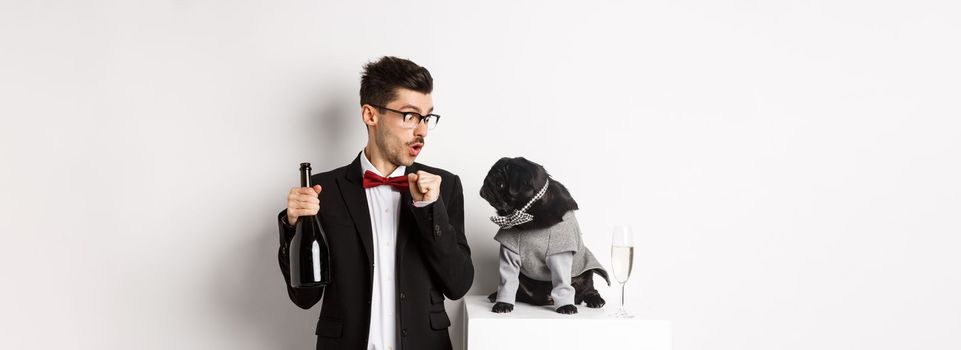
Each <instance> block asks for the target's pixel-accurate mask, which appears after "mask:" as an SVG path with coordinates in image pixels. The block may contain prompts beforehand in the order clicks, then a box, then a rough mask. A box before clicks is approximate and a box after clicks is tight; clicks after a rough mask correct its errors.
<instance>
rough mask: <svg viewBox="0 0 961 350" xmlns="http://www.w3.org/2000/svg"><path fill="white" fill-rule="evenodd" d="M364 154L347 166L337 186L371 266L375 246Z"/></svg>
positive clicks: (368, 263)
mask: <svg viewBox="0 0 961 350" xmlns="http://www.w3.org/2000/svg"><path fill="white" fill-rule="evenodd" d="M362 155H363V152H361V154H358V155H357V158H354V162H353V163H350V165H348V166H347V171H346V173H345V174H344V176H343V177H339V178H337V184H338V186H340V194H341V196H343V197H344V202H345V203H347V211H348V212H350V217H351V219H353V221H354V226H355V227H356V228H357V231H356V232H357V235H358V236H360V240H361V242H362V243H363V244H364V251H365V252H366V253H367V265H368V266H370V265H371V264H373V263H374V245H373V243H372V240H373V235H374V233H373V230H372V229H371V226H370V212H369V211H368V210H369V209H368V207H367V193H365V192H364V186H363V185H362V184H363V175H362V174H361V172H360V170H361V167H360V157H362Z"/></svg>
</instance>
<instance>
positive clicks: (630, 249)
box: [611, 226, 634, 318]
mask: <svg viewBox="0 0 961 350" xmlns="http://www.w3.org/2000/svg"><path fill="white" fill-rule="evenodd" d="M611 266H612V267H613V270H614V280H616V281H617V282H618V283H620V284H621V307H620V309H618V310H617V312H616V313H614V314H613V315H612V316H614V317H617V318H633V317H634V315H631V314H629V313H627V310H624V284H626V283H627V279H628V277H631V269H632V268H633V266H634V232H633V231H631V227H630V226H614V233H613V235H612V236H611Z"/></svg>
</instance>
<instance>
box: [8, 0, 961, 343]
mask: <svg viewBox="0 0 961 350" xmlns="http://www.w3.org/2000/svg"><path fill="white" fill-rule="evenodd" d="M959 42H961V6H959V5H957V3H956V2H953V1H947V0H945V1H852V0H847V1H843V0H842V1H706V0H702V1H675V0H670V1H664V0H651V1H632V2H613V1H600V2H593V3H590V4H588V3H587V2H576V3H569V4H562V3H559V2H533V1H532V2H516V1H485V2H472V3H459V4H455V3H452V2H442V1H435V2H429V3H414V2H385V3H380V4H361V3H358V2H347V1H337V2H335V1H329V2H320V1H314V2H307V1H303V2H277V1H221V2H217V1H151V2H144V1H138V2H129V1H114V2H109V1H85V2H65V1H2V2H0V118H2V124H0V198H2V199H0V205H2V207H0V230H2V236H0V237H2V238H0V239H2V241H0V263H2V271H0V276H2V277H0V278H2V279H0V280H2V283H3V285H2V289H0V310H2V311H0V314H2V316H0V317H2V319H0V321H2V324H0V328H2V336H0V348H4V349H54V348H63V349H310V348H313V346H314V341H315V339H314V335H313V330H314V321H315V319H316V317H317V314H316V311H315V310H311V311H303V310H300V309H299V308H297V307H296V306H294V305H293V304H292V303H291V302H290V301H289V300H288V299H287V295H286V291H285V290H284V286H283V279H282V277H281V274H280V271H279V268H278V267H277V262H276V248H277V232H276V222H275V217H276V214H277V212H278V211H280V210H281V209H283V207H284V205H285V196H286V193H287V190H288V189H289V188H290V187H292V186H294V185H296V184H297V181H298V177H297V167H298V163H300V162H302V161H310V162H312V163H314V164H315V166H314V168H315V169H318V170H321V169H330V168H333V167H336V166H340V165H343V164H347V163H348V162H349V161H351V160H352V159H353V157H354V156H355V155H356V153H357V152H359V151H360V149H361V148H362V147H363V146H364V144H365V143H366V134H365V132H364V128H363V125H362V124H361V122H360V116H359V108H358V97H357V94H358V88H359V79H360V70H361V66H362V65H363V64H364V63H366V62H368V61H369V60H373V59H376V58H378V57H380V56H382V55H396V56H401V57H407V58H410V59H412V60H414V61H415V62H417V63H419V64H421V65H424V66H426V67H428V68H429V69H430V71H431V73H432V74H433V75H434V77H435V93H434V101H435V105H436V107H437V109H436V112H437V113H439V114H442V115H443V116H444V117H443V120H442V122H441V124H440V125H439V127H438V128H437V129H436V130H434V131H432V132H431V133H430V134H429V135H428V137H427V146H426V148H425V150H424V152H423V153H422V155H421V156H420V158H419V159H418V161H420V162H423V163H425V164H429V165H434V166H439V167H442V168H445V169H448V170H450V171H452V172H454V173H456V174H459V175H460V176H461V178H462V179H463V182H464V191H465V192H464V195H465V199H466V208H465V209H466V218H467V222H466V224H467V235H468V238H469V240H470V244H471V246H472V248H473V253H474V254H473V259H474V264H475V267H476V271H477V274H476V278H475V281H474V287H473V289H472V290H471V294H486V293H488V292H490V291H493V290H494V288H495V283H496V282H497V276H496V269H495V267H496V244H495V242H494V241H493V239H492V236H493V233H494V231H495V227H494V225H493V224H492V223H490V222H489V221H488V220H487V217H488V216H489V215H490V214H491V213H492V209H491V208H490V207H489V206H488V205H487V204H486V203H485V202H484V201H483V200H482V199H481V198H480V196H479V195H478V190H479V188H480V185H481V181H482V179H483V177H484V175H486V172H487V170H488V168H489V167H490V165H491V164H493V162H494V161H495V160H497V159H498V158H500V157H502V156H526V157H528V158H529V159H532V160H534V161H537V162H539V163H541V164H543V165H545V166H546V167H547V169H548V171H549V172H550V173H551V174H552V175H553V176H554V178H555V179H557V180H559V181H561V182H563V183H564V184H566V185H567V186H568V187H569V188H570V189H571V191H572V193H573V195H574V197H575V198H576V199H577V201H578V202H579V203H580V205H581V208H582V210H580V211H579V212H578V215H579V216H578V217H579V220H580V222H581V225H582V229H583V231H584V232H585V240H586V242H587V245H588V247H590V248H591V249H592V250H593V252H594V253H595V254H596V255H597V256H598V258H599V260H601V261H602V262H604V263H605V264H608V263H609V244H610V230H611V227H612V226H613V225H615V224H631V225H633V226H634V228H635V231H636V234H637V244H638V246H637V251H636V261H635V263H636V269H635V275H634V276H633V277H632V279H631V280H630V282H629V283H628V296H627V302H628V303H629V304H631V305H634V306H635V307H636V310H637V313H638V314H639V315H640V317H644V318H651V319H665V320H670V321H672V322H673V325H674V346H675V348H676V349H678V350H695V349H730V350H735V349H814V348H816V349H958V348H961V335H959V333H958V330H959V329H961V299H959V298H958V295H961V271H959V266H961V255H959V254H958V253H957V252H958V250H959V248H961V239H959V238H958V237H959V236H958V234H959V231H961V223H959V221H958V213H959V209H961V185H959V181H958V179H959V178H961V165H959V158H961V157H959V156H961V144H959V141H958V135H959V130H961V121H959V119H958V118H959V117H961V113H959V112H961V108H959V106H958V97H959V95H961V84H959V81H961V69H959V65H958V62H961V50H959V44H958V43H959ZM598 281H600V280H598ZM601 292H602V295H603V296H604V297H605V298H607V300H608V301H609V303H610V304H609V305H613V304H615V303H616V301H617V299H618V297H617V290H616V289H615V288H609V289H608V288H606V287H605V288H602V289H601ZM448 306H449V309H451V316H452V318H454V319H455V320H456V319H457V318H458V317H459V312H458V311H457V310H456V308H455V307H454V306H456V303H453V302H449V303H448ZM461 334H462V330H461V325H460V324H459V323H455V325H454V326H453V328H452V337H453V338H454V342H455V344H459V343H460V337H461Z"/></svg>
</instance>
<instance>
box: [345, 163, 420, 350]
mask: <svg viewBox="0 0 961 350" xmlns="http://www.w3.org/2000/svg"><path fill="white" fill-rule="evenodd" d="M360 168H361V173H363V172H366V171H368V170H369V171H371V172H373V173H374V174H377V175H380V176H384V177H394V176H404V171H405V170H406V169H407V167H405V166H403V165H401V166H398V167H397V169H394V172H393V173H391V174H390V175H388V176H385V175H384V174H381V173H380V171H377V168H375V167H374V165H373V164H371V163H370V160H368V159H367V152H366V150H365V151H364V152H363V154H362V156H361V157H360ZM364 192H366V193H367V209H368V212H369V213H370V228H371V231H373V237H372V238H373V241H372V242H373V246H374V284H373V291H372V293H371V297H370V299H371V300H370V336H369V337H368V338H367V349H368V350H393V349H394V347H395V343H396V342H397V318H396V315H395V313H396V312H397V303H396V300H397V299H396V296H397V281H396V278H397V277H396V271H397V269H396V266H395V262H396V261H397V260H396V258H395V256H396V252H397V249H396V248H395V245H394V244H395V242H397V227H398V223H399V220H400V210H401V207H400V194H401V193H400V192H399V191H397V190H395V189H394V188H393V187H391V186H377V187H371V188H367V189H364ZM430 203H431V202H426V201H415V202H414V205H415V206H418V207H423V206H426V205H428V204H430Z"/></svg>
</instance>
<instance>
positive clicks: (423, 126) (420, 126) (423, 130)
mask: <svg viewBox="0 0 961 350" xmlns="http://www.w3.org/2000/svg"><path fill="white" fill-rule="evenodd" d="M414 136H421V137H426V136H427V123H425V122H419V123H417V126H415V127H414Z"/></svg>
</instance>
